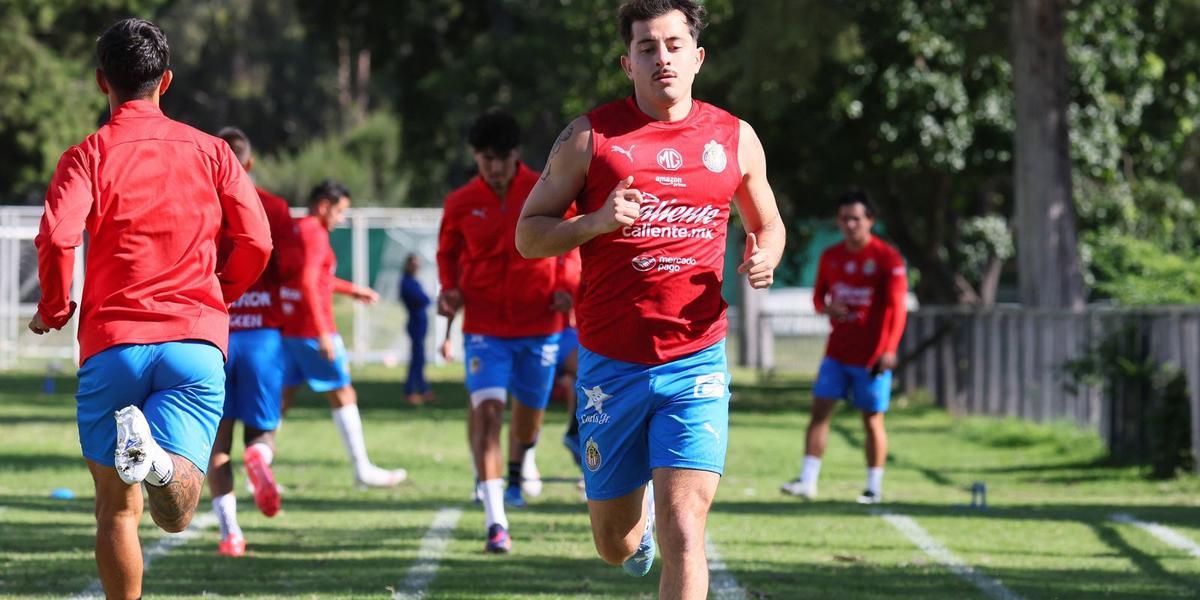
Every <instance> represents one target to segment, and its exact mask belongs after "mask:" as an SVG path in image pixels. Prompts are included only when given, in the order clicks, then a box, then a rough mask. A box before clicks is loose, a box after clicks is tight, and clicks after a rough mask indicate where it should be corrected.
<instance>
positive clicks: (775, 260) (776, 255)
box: [734, 121, 786, 289]
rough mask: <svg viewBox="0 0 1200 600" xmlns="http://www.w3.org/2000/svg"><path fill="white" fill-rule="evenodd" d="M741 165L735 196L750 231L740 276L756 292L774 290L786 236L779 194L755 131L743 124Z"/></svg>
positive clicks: (740, 150)
mask: <svg viewBox="0 0 1200 600" xmlns="http://www.w3.org/2000/svg"><path fill="white" fill-rule="evenodd" d="M739 137H740V142H739V143H738V163H739V164H740V165H741V168H742V183H741V185H740V186H738V189H737V192H736V193H735V195H734V202H736V203H737V207H738V212H739V213H740V214H741V216H742V223H743V224H744V225H745V227H746V234H747V235H746V251H745V254H744V259H743V262H742V264H741V266H739V267H738V273H744V274H745V275H746V278H747V279H749V280H750V285H751V286H752V287H753V288H755V289H765V288H768V287H771V283H773V282H774V281H775V267H776V266H778V265H779V260H780V258H781V257H782V256H783V246H784V243H785V242H786V234H785V232H784V227H783V219H781V218H780V217H779V207H777V206H776V205H775V192H773V191H771V184H770V183H769V182H768V181H767V156H766V153H765V152H764V151H763V147H762V142H760V141H759V139H758V135H757V134H755V133H754V128H752V127H750V125H749V124H747V123H746V122H745V121H742V122H741V132H740V134H739Z"/></svg>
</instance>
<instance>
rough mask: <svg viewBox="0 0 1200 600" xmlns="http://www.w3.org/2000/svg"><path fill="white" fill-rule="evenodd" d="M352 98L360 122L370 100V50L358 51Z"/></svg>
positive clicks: (364, 118)
mask: <svg viewBox="0 0 1200 600" xmlns="http://www.w3.org/2000/svg"><path fill="white" fill-rule="evenodd" d="M354 84H355V93H354V100H355V104H356V105H357V108H358V120H359V122H360V123H361V122H362V121H365V120H366V118H367V111H368V110H369V109H370V102H371V51H370V50H368V49H367V48H362V49H360V50H359V51H358V72H357V73H356V76H355V78H354Z"/></svg>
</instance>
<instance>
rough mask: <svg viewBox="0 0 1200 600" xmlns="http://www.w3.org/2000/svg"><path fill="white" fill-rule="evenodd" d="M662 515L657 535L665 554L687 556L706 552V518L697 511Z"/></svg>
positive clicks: (659, 519)
mask: <svg viewBox="0 0 1200 600" xmlns="http://www.w3.org/2000/svg"><path fill="white" fill-rule="evenodd" d="M671 512H673V514H660V515H659V518H658V525H657V529H658V531H657V533H658V536H659V540H660V542H661V544H662V548H663V553H664V554H670V555H672V556H687V555H690V554H693V553H695V552H704V518H702V517H701V516H699V515H698V514H696V511H690V510H687V511H671Z"/></svg>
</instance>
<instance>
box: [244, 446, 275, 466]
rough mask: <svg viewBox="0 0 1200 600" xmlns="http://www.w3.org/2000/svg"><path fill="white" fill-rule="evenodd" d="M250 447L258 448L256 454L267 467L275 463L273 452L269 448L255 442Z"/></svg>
mask: <svg viewBox="0 0 1200 600" xmlns="http://www.w3.org/2000/svg"><path fill="white" fill-rule="evenodd" d="M250 447H251V448H258V453H259V454H261V455H262V457H263V460H264V461H266V463H267V464H268V465H269V464H271V463H273V462H275V451H274V450H272V449H271V447H270V446H268V445H266V444H264V443H262V442H257V443H255V444H252V445H251V446H250Z"/></svg>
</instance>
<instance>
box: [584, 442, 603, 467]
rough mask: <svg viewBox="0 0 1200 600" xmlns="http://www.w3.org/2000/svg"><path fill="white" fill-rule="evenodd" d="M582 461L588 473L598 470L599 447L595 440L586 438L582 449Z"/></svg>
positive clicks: (599, 459)
mask: <svg viewBox="0 0 1200 600" xmlns="http://www.w3.org/2000/svg"><path fill="white" fill-rule="evenodd" d="M583 459H584V463H586V464H587V468H588V470H589V471H591V472H593V473H595V472H596V469H599V468H600V461H601V457H600V446H599V445H597V444H596V440H595V438H588V441H587V444H586V445H585V446H584V448H583Z"/></svg>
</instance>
